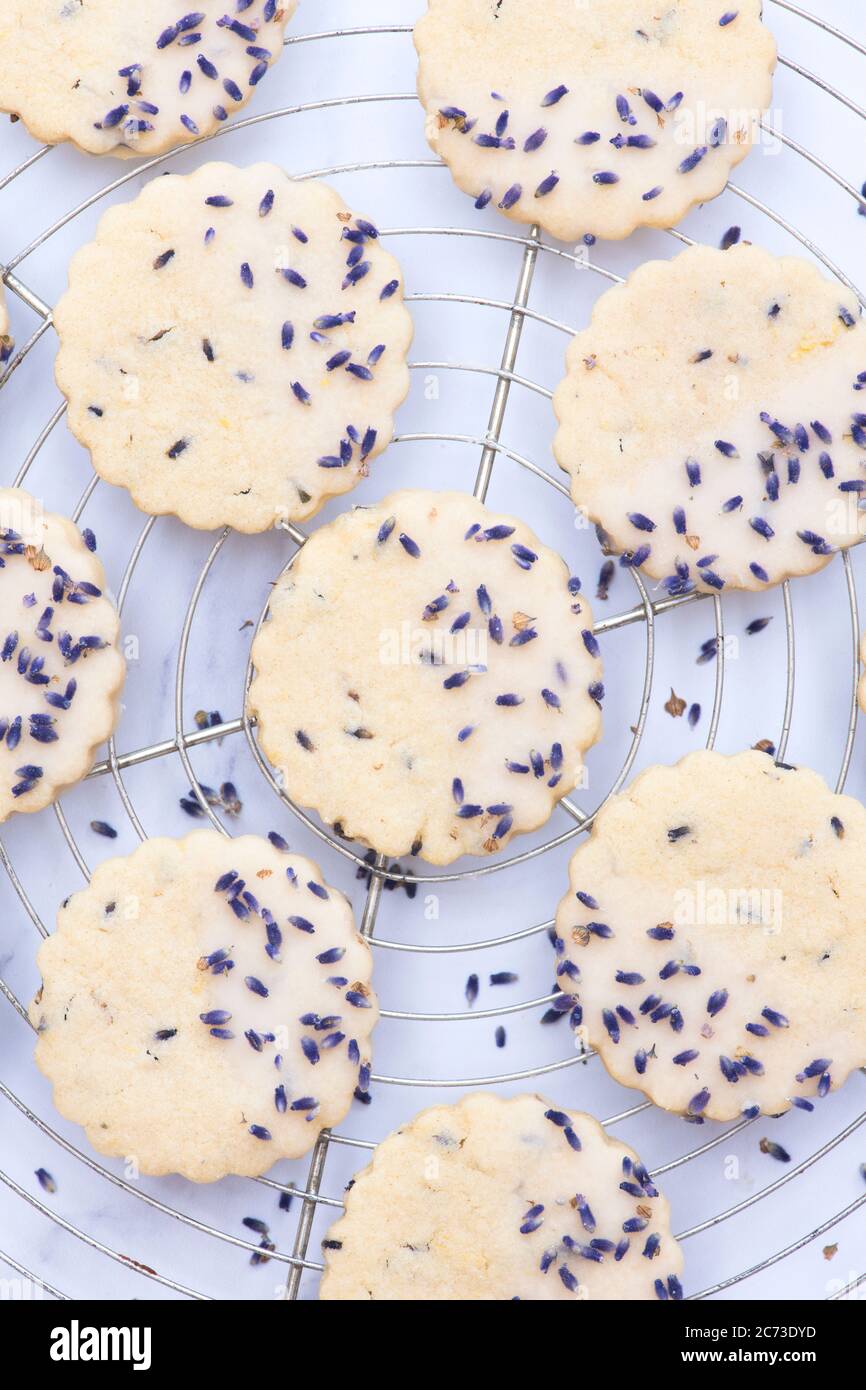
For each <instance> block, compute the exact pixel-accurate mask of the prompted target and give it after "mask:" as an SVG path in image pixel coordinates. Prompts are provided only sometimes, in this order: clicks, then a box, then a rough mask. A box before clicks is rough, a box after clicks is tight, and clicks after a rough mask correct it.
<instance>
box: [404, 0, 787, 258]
mask: <svg viewBox="0 0 866 1390" xmlns="http://www.w3.org/2000/svg"><path fill="white" fill-rule="evenodd" d="M415 46H416V48H417V50H418V56H419V67H418V94H419V96H420V99H421V102H422V105H423V106H424V110H425V112H426V114H427V138H428V140H429V142H430V145H431V147H432V148H433V149H434V150H435V152H436V153H437V154H439V155H441V157H442V158H443V159H444V160H445V162H446V164H448V165H449V166H450V168H451V172H452V175H453V177H454V179H455V181H456V183H457V185H458V187H460V188H462V189H463V191H464V192H465V193H469V194H470V195H471V196H472V197H473V198H475V200H476V204H475V205H476V207H479V208H480V207H486V206H487V205H488V204H490V205H491V206H493V207H497V208H499V209H500V211H501V212H504V213H505V214H506V216H508V217H510V218H511V219H512V220H513V221H516V222H530V223H531V222H537V223H538V224H539V225H540V226H541V227H542V228H543V229H544V230H545V231H547V232H550V234H551V235H552V236H555V237H559V238H560V239H561V240H562V241H576V240H578V238H581V237H583V236H585V235H587V234H592V235H594V236H599V237H606V238H610V239H617V238H620V237H625V236H628V235H629V233H630V232H633V231H634V229H635V228H636V227H643V226H650V227H671V226H673V225H674V224H675V223H677V222H679V221H680V220H681V218H683V217H684V216H685V214H686V213H687V212H688V210H689V209H690V208H691V207H693V206H694V204H696V203H703V202H706V201H707V200H708V199H709V198H714V197H715V196H716V195H717V194H718V193H721V191H722V189H723V188H724V187H725V184H726V183H727V181H728V176H729V174H730V171H731V169H732V168H733V167H734V166H735V165H737V164H739V162H740V160H741V159H743V158H745V156H746V155H747V154H748V152H749V149H750V148H751V146H752V144H753V142H754V141H755V140H756V139H757V138H758V133H759V132H758V122H759V120H760V117H761V115H762V114H763V112H764V110H765V109H766V108H767V107H768V106H769V104H770V99H771V95H772V73H773V69H774V67H775V64H776V45H775V43H774V41H773V37H772V35H771V34H770V32H769V30H767V29H765V28H764V27H763V25H762V24H761V0H740V4H739V7H738V8H737V9H736V10H733V9H732V10H725V8H724V6H723V5H722V4H719V5H716V4H712V3H707V0H667V3H665V4H664V5H658V4H657V3H655V0H592V3H591V4H586V3H575V0H429V5H428V10H427V13H426V15H424V16H423V17H422V18H421V19H420V20H419V21H418V23H417V25H416V27H415Z"/></svg>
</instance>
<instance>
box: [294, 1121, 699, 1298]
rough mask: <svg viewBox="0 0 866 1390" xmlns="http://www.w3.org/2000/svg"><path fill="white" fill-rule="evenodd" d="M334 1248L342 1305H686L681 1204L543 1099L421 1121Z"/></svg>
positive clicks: (589, 1124) (330, 1278)
mask: <svg viewBox="0 0 866 1390" xmlns="http://www.w3.org/2000/svg"><path fill="white" fill-rule="evenodd" d="M323 1246H324V1253H325V1273H324V1276H323V1278H322V1284H321V1291H320V1294H319V1297H320V1298H322V1299H324V1300H325V1301H332V1302H333V1301H338V1300H340V1301H346V1300H370V1301H373V1300H390V1301H398V1300H405V1301H419V1300H425V1299H426V1300H431V1301H432V1300H448V1301H452V1302H462V1301H474V1300H484V1301H488V1300H499V1299H511V1300H514V1299H526V1300H535V1301H537V1300H542V1299H545V1300H546V1299H574V1298H578V1299H585V1300H601V1299H616V1300H617V1301H620V1300H623V1301H624V1300H631V1301H635V1300H646V1299H655V1298H658V1299H665V1300H666V1299H669V1298H673V1299H681V1298H682V1296H683V1290H682V1284H681V1283H680V1278H679V1276H680V1274H681V1273H682V1268H683V1259H682V1254H681V1251H680V1248H679V1246H678V1245H677V1243H676V1241H675V1240H674V1238H673V1236H672V1235H671V1231H670V1216H669V1209H668V1204H667V1202H666V1201H665V1199H664V1197H662V1196H660V1195H659V1193H658V1192H657V1190H656V1188H655V1187H654V1186H653V1183H652V1180H651V1179H650V1177H649V1174H648V1173H647V1170H646V1169H645V1168H644V1166H643V1164H642V1163H641V1162H640V1159H639V1158H638V1157H637V1154H635V1153H634V1151H633V1150H632V1149H629V1148H626V1146H625V1145H624V1144H620V1143H618V1142H616V1141H615V1140H611V1139H608V1137H607V1135H606V1134H605V1132H604V1130H603V1129H602V1127H601V1125H600V1124H598V1122H597V1121H596V1120H594V1119H592V1117H591V1116H589V1115H583V1114H580V1113H579V1112H578V1111H563V1110H557V1109H556V1108H555V1107H554V1106H553V1105H552V1104H551V1102H550V1101H547V1100H544V1099H543V1097H542V1096H537V1095H524V1096H516V1097H515V1098H514V1099H513V1100H503V1099H501V1098H500V1097H499V1096H495V1095H484V1094H482V1095H475V1096H467V1097H466V1098H465V1099H464V1100H462V1101H460V1103H459V1104H458V1105H439V1106H435V1107H434V1108H432V1109H430V1110H424V1111H422V1112H421V1114H420V1115H416V1117H415V1118H414V1119H413V1120H411V1121H410V1122H409V1123H408V1124H407V1125H405V1126H404V1127H403V1128H402V1129H399V1130H397V1132H396V1133H395V1134H392V1135H390V1136H389V1138H387V1139H386V1140H385V1141H384V1143H382V1144H380V1145H379V1147H378V1148H377V1149H376V1152H375V1155H374V1158H373V1161H372V1163H371V1164H370V1166H369V1167H368V1168H365V1169H364V1170H363V1172H361V1173H359V1174H358V1176H357V1178H355V1180H354V1182H353V1183H352V1184H351V1186H350V1189H349V1192H348V1195H347V1197H346V1213H345V1216H343V1217H342V1218H341V1220H339V1221H338V1222H337V1223H336V1224H335V1225H334V1226H332V1227H331V1229H330V1231H329V1232H328V1236H327V1238H326V1240H325V1241H324V1242H323Z"/></svg>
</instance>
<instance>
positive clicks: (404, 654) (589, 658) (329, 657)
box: [249, 491, 604, 864]
mask: <svg viewBox="0 0 866 1390" xmlns="http://www.w3.org/2000/svg"><path fill="white" fill-rule="evenodd" d="M579 588H580V581H579V580H574V579H569V576H568V571H567V569H566V567H565V564H564V563H563V561H562V560H561V559H560V557H559V556H558V555H556V554H555V553H554V552H553V551H551V550H548V549H546V547H544V546H542V545H540V544H539V541H538V540H537V538H536V537H535V535H534V534H533V533H532V532H531V531H530V530H529V528H528V527H526V526H524V525H523V524H522V523H521V522H519V521H516V520H514V519H513V518H511V517H504V516H500V515H498V514H495V513H493V512H491V511H488V509H487V508H486V507H485V506H484V505H483V504H482V503H481V502H478V501H476V500H475V499H474V498H472V497H470V496H469V495H468V494H466V493H461V492H441V493H437V492H422V491H406V492H396V493H392V494H391V495H390V496H389V497H386V498H385V499H384V501H382V502H378V503H376V504H375V505H374V506H371V507H363V508H357V509H356V510H355V511H353V512H350V513H348V514H344V515H343V516H340V517H338V518H337V520H336V521H334V522H331V523H330V525H328V526H325V527H322V528H321V530H319V531H317V532H316V534H315V535H314V536H313V537H312V538H311V539H310V540H308V541H307V543H306V544H305V546H304V547H303V549H302V550H301V552H300V554H299V555H298V558H297V560H296V561H295V562H294V564H293V565H291V566H290V567H289V568H288V569H287V570H286V571H285V572H284V574H283V576H282V578H281V579H280V580H279V581H278V583H277V585H276V587H275V589H274V591H273V595H272V597H271V601H270V618H269V620H268V621H267V622H265V623H264V624H263V626H262V627H261V629H260V631H259V633H258V635H257V636H256V638H255V640H254V642H253V649H252V660H253V663H254V665H255V668H256V676H255V679H254V680H253V683H252V686H251V688H250V692H249V709H250V711H251V713H252V714H254V715H256V716H257V718H258V721H259V731H260V738H261V743H262V747H263V749H264V752H265V754H266V756H267V757H268V758H269V759H270V761H271V763H273V765H274V766H275V767H276V768H278V769H279V772H280V774H281V778H282V785H283V786H284V787H285V788H286V790H287V792H288V793H289V795H290V796H291V797H293V798H294V799H295V800H297V801H299V802H300V803H301V805H303V806H309V807H312V808H313V809H315V810H316V811H318V813H319V814H320V816H321V817H322V819H323V820H324V821H326V822H327V823H329V824H333V825H334V826H335V827H336V828H337V829H338V831H339V833H340V834H342V835H344V836H346V837H348V838H349V839H353V840H361V841H362V842H363V843H364V844H368V845H371V846H372V847H373V848H374V849H376V850H378V851H380V852H381V853H383V854H388V855H401V854H406V853H409V852H411V853H415V854H420V855H421V856H422V857H423V858H424V859H426V860H427V861H428V862H429V863H431V864H450V863H451V862H452V861H453V860H455V859H457V858H459V856H460V855H462V854H479V855H480V854H491V853H494V852H496V851H497V850H499V849H501V848H502V847H503V846H504V845H505V844H506V843H507V842H508V840H509V839H510V838H511V836H512V834H515V833H518V832H521V831H527V830H534V829H536V828H537V827H538V826H540V825H542V824H543V823H544V822H545V821H546V820H547V818H548V817H549V815H550V813H551V811H552V810H553V807H554V805H555V804H556V802H557V801H558V800H559V798H560V797H561V796H563V795H565V794H566V793H567V792H568V791H570V790H571V788H572V787H574V786H575V784H576V782H577V780H578V777H579V775H580V772H581V768H582V762H583V754H584V752H585V751H586V749H587V748H589V747H590V746H591V745H592V744H593V743H594V742H595V741H596V739H597V738H598V736H599V732H600V726H601V716H600V713H599V704H600V702H601V699H602V697H603V694H604V689H603V686H602V685H601V663H600V661H599V660H598V655H597V653H598V648H597V644H596V641H595V638H594V637H593V635H592V614H591V613H590V611H589V608H588V606H587V604H586V602H585V601H584V600H583V599H582V598H581V597H579V595H578V590H579Z"/></svg>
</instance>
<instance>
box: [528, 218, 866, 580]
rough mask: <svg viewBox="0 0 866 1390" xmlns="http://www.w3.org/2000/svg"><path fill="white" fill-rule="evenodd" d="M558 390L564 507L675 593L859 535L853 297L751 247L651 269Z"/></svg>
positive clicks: (582, 340)
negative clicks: (567, 486) (567, 498)
mask: <svg viewBox="0 0 866 1390" xmlns="http://www.w3.org/2000/svg"><path fill="white" fill-rule="evenodd" d="M567 368H568V374H567V376H566V378H565V380H564V381H563V382H562V383H561V384H560V385H559V387H558V388H557V390H556V393H555V395H554V406H555V409H556V414H557V416H558V419H559V432H558V434H557V436H556V440H555V443H554V452H555V454H556V458H557V460H558V462H559V464H560V466H561V467H562V468H564V469H565V470H566V472H568V473H570V475H571V492H572V497H573V498H574V500H575V502H576V503H577V504H578V506H580V507H582V508H583V509H584V510H585V511H586V512H588V513H589V515H590V516H591V517H592V519H593V520H594V521H596V522H598V523H600V525H601V526H602V528H603V529H604V531H605V532H606V536H607V541H608V543H609V544H610V546H611V547H612V548H613V549H614V550H617V551H620V552H622V555H623V563H624V564H628V565H640V566H641V567H642V568H643V569H644V570H645V571H646V573H647V574H649V575H651V576H652V577H653V578H654V579H658V580H660V581H661V585H662V588H664V589H665V590H666V591H667V593H669V594H671V595H678V594H688V593H691V592H692V591H693V590H694V589H701V590H704V591H707V590H709V591H718V590H721V589H723V588H724V587H726V586H730V587H732V588H742V589H764V588H765V587H766V586H767V585H768V584H775V583H778V582H779V581H780V580H783V579H785V578H787V577H788V576H790V575H801V574H811V573H812V572H813V571H815V570H818V569H821V568H822V567H823V566H824V565H826V563H827V560H828V558H829V557H830V556H831V555H832V554H833V553H834V551H835V550H836V549H837V548H838V547H840V546H848V545H851V544H853V542H854V541H856V540H858V539H859V538H860V536H861V535H862V534H863V533H864V531H866V514H864V512H863V511H862V509H861V506H860V498H861V494H862V493H864V492H866V467H864V466H866V413H864V407H866V397H864V396H863V395H862V394H861V393H862V392H863V389H864V385H866V324H864V322H863V320H862V319H861V318H860V310H859V305H858V302H857V298H856V295H854V294H853V293H850V292H849V291H847V290H845V289H843V288H842V286H841V285H839V284H838V283H834V282H833V281H830V280H827V279H826V278H825V277H824V276H823V275H821V274H820V272H819V271H818V270H816V269H815V268H814V266H812V265H810V264H809V263H808V261H805V260H800V259H797V258H794V257H786V258H783V259H779V258H777V257H776V256H772V255H770V253H769V252H767V251H763V250H761V249H760V248H758V247H757V246H749V245H745V244H744V245H741V246H736V247H734V248H733V249H732V250H730V251H719V250H714V249H711V248H709V247H705V246H702V247H692V248H691V249H689V250H687V251H683V252H682V253H681V254H680V255H678V256H676V257H675V258H674V259H673V260H672V261H651V262H649V263H647V264H646V265H643V266H641V267H640V269H639V270H637V271H635V273H634V274H633V275H632V276H631V277H630V278H629V280H628V281H627V283H626V284H625V285H624V286H622V287H621V288H617V289H614V290H610V291H608V292H607V293H606V294H604V295H603V296H602V297H601V299H600V300H599V301H598V303H597V304H596V306H595V310H594V312H593V316H592V322H591V324H590V326H589V328H587V329H585V330H584V331H583V332H581V333H578V334H577V336H576V337H575V338H574V339H573V341H572V343H571V346H570V348H569V351H568V360H567Z"/></svg>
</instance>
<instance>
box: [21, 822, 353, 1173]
mask: <svg viewBox="0 0 866 1390" xmlns="http://www.w3.org/2000/svg"><path fill="white" fill-rule="evenodd" d="M270 840H271V843H268V841H267V840H263V839H259V838H258V837H257V836H252V835H245V836H242V837H240V838H239V839H236V840H232V839H226V838H225V837H224V836H222V835H220V834H218V833H217V832H216V831H212V830H204V831H198V832H196V833H195V834H193V835H189V836H187V838H186V839H183V840H168V839H156V840H148V841H147V842H146V843H145V844H143V845H142V846H141V847H140V848H139V849H137V850H136V851H135V852H134V853H133V854H131V855H130V856H129V857H128V858H125V859H111V860H108V861H107V862H106V863H104V864H101V865H100V867H99V868H98V869H97V870H96V872H95V873H94V875H93V878H92V880H91V882H90V884H89V886H88V887H87V888H85V889H84V890H83V891H82V892H80V893H75V894H74V895H73V896H72V897H71V898H69V899H67V901H66V902H65V903H64V905H63V907H62V908H61V910H60V914H59V918H58V929H57V931H56V932H55V933H54V935H53V936H51V937H49V939H48V940H47V941H46V942H45V943H44V944H43V945H42V947H41V949H40V952H39V968H40V970H41V972H42V979H43V985H42V989H41V990H40V992H39V994H38V996H37V998H36V1000H35V1002H34V1003H33V1005H32V1007H31V1019H32V1021H33V1023H34V1025H35V1026H36V1028H37V1029H38V1033H39V1040H38V1042H37V1046H36V1060H37V1062H38V1064H39V1066H40V1068H41V1070H42V1071H43V1072H44V1073H45V1075H46V1076H47V1077H48V1078H49V1080H50V1081H51V1082H52V1083H53V1086H54V1100H55V1104H56V1106H57V1108H58V1110H59V1111H60V1112H61V1114H62V1115H64V1116H65V1117H66V1118H67V1119H69V1120H74V1121H75V1122H76V1123H77V1124H80V1125H83V1126H84V1128H85V1129H86V1131H87V1136H88V1138H89V1139H90V1142H91V1143H92V1144H93V1146H94V1148H96V1149H98V1150H99V1151H100V1153H105V1154H110V1155H112V1156H115V1157H120V1156H122V1157H127V1158H131V1159H133V1160H134V1161H135V1163H136V1164H137V1165H138V1169H139V1171H140V1172H142V1173H151V1174H163V1173H181V1174H182V1175H183V1176H184V1177H187V1178H190V1179H192V1180H193V1181H194V1182H210V1181H213V1180H215V1179H217V1178H221V1177H223V1176H225V1174H227V1173H239V1174H243V1175H247V1176H250V1175H254V1174H259V1173H263V1172H265V1171H266V1170H267V1169H268V1168H270V1167H271V1166H272V1164H274V1163H276V1161H277V1160H278V1159H280V1158H297V1157H298V1156H299V1155H301V1154H303V1153H306V1151H307V1150H308V1149H309V1148H311V1147H312V1145H313V1143H314V1142H315V1140H316V1137H317V1135H318V1134H319V1132H320V1130H322V1129H323V1128H324V1127H325V1126H326V1125H332V1124H336V1123H337V1122H338V1121H339V1120H341V1119H342V1118H343V1117H344V1115H345V1114H346V1112H347V1111H348V1109H349V1105H350V1103H351V1100H352V1095H353V1093H354V1091H355V1089H356V1087H360V1089H361V1091H366V1089H367V1086H368V1083H369V1076H370V1034H371V1032H372V1029H373V1026H374V1024H375V1022H376V1019H377V1017H378V1006H377V1003H376V998H375V995H374V994H373V993H372V991H371V989H370V971H371V952H370V948H369V946H368V944H367V943H366V941H364V940H363V938H362V937H360V936H359V935H358V933H357V931H356V930H355V923H354V918H353V916H352V909H351V907H350V905H349V903H348V901H347V900H346V899H345V898H344V897H343V895H342V893H339V892H337V890H336V889H334V888H329V887H327V886H326V885H325V884H324V883H323V882H322V877H321V874H320V872H319V870H318V868H317V867H316V865H315V864H312V863H311V862H310V861H309V860H308V859H302V858H300V857H298V856H297V855H290V854H287V853H286V849H285V845H284V842H283V841H282V840H281V838H280V837H279V836H278V835H276V834H274V835H272V836H271V837H270Z"/></svg>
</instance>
